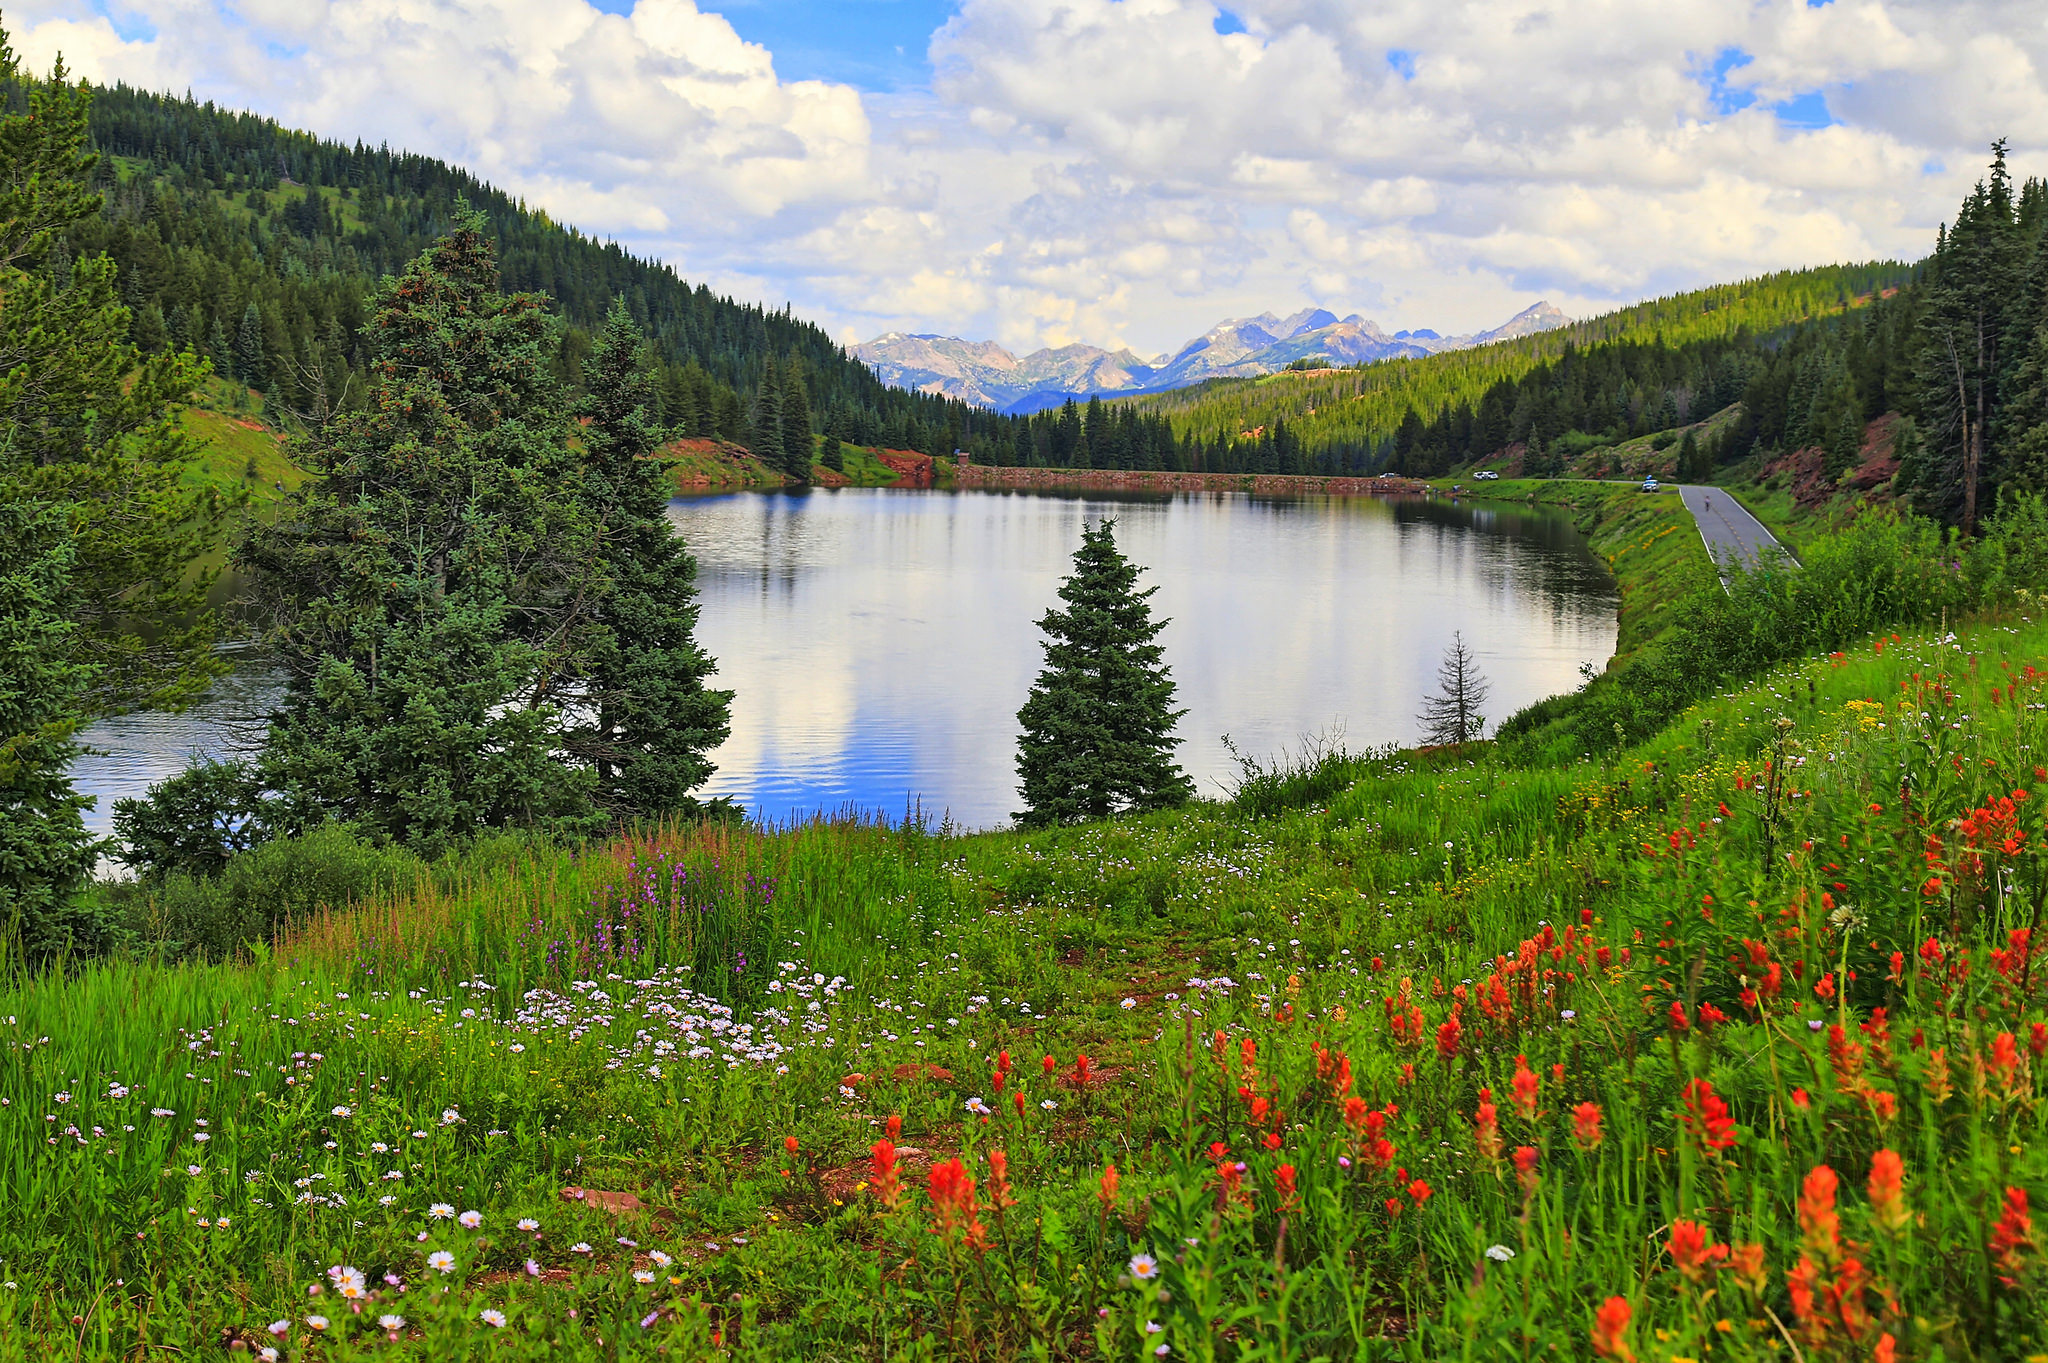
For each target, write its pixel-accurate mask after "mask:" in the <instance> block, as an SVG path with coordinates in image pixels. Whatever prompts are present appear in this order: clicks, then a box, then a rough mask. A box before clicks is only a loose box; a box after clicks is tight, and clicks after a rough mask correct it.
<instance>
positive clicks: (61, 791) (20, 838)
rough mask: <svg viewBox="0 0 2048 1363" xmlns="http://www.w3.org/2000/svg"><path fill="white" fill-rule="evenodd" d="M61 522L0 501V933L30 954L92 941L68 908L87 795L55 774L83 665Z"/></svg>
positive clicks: (71, 732) (70, 748) (88, 858)
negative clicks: (73, 642) (74, 635)
mask: <svg viewBox="0 0 2048 1363" xmlns="http://www.w3.org/2000/svg"><path fill="white" fill-rule="evenodd" d="M71 566H72V547H71V536H70V529H69V527H68V526H67V525H66V524H65V522H64V517H63V515H62V513H61V512H60V511H59V510H58V509H56V508H52V507H36V506H30V505H28V504H25V503H21V502H0V936H4V937H5V938H6V939H7V940H9V941H10V942H12V943H13V945H14V947H15V949H16V950H17V951H19V952H20V953H21V954H22V955H23V956H24V957H26V958H27V959H28V960H29V961H30V962H31V963H40V962H41V961H42V960H43V959H45V958H47V957H50V956H54V955H59V954H63V953H65V952H67V951H75V950H80V949H84V950H94V949H97V948H98V947H99V946H100V945H101V941H100V938H101V936H102V931H101V929H100V928H99V927H98V926H97V924H96V923H95V922H94V921H93V920H92V919H91V918H90V916H88V915H85V914H82V913H81V912H80V911H79V908H78V891H79V889H80V887H81V886H82V885H83V884H84V883H85V879H86V877H87V876H88V875H89V874H91V872H92V864H93V859H94V856H95V855H96V852H97V846H96V844H95V843H94V841H93V839H92V838H91V837H89V836H88V835H87V833H86V831H85V824H84V821H83V818H82V814H83V811H84V810H85V809H86V807H87V806H89V805H90V804H91V803H92V801H91V800H90V799H88V798H86V797H84V796H81V795H79V794H78V793H77V792H76V791H75V790H74V789H73V788H72V785H71V781H70V779H69V778H68V777H67V776H66V775H65V768H66V767H67V766H68V765H69V764H70V762H71V760H72V759H73V758H74V757H76V756H77V755H78V752H79V747H78V743H77V740H76V735H77V733H78V729H79V726H80V723H81V720H80V713H79V711H80V706H81V704H82V702H83V698H84V694H85V686H86V681H87V679H88V677H89V676H90V675H91V673H90V670H89V669H88V668H86V667H84V666H83V665H81V664H79V663H76V662H73V661H71V660H70V658H69V657H68V656H67V655H68V654H69V653H70V652H71V649H70V648H69V639H68V637H67V636H68V635H70V634H71V632H72V630H73V628H74V627H73V626H72V624H71V623H70V622H69V621H68V620H67V619H66V618H65V612H64V605H65V602H64V597H65V594H66V589H67V588H68V587H69V586H70V582H71Z"/></svg>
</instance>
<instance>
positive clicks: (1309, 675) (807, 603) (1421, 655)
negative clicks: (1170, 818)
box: [672, 489, 1616, 826]
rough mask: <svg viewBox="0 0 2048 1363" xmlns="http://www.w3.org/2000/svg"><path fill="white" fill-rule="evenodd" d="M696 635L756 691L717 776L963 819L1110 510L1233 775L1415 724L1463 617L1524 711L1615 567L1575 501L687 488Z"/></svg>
mask: <svg viewBox="0 0 2048 1363" xmlns="http://www.w3.org/2000/svg"><path fill="white" fill-rule="evenodd" d="M672 514H673V516H674V517H675V520H676V523H677V525H678V527H679V528H680V529H681V531H682V532H683V534H684V535H685V536H686V538H687V539H688V540H689V542H690V545H691V547H692V549H693V551H694V552H695V553H696V554H697V557H698V562H699V568H700V574H699V582H700V586H701V588H702V591H703V599H704V611H703V617H702V622H701V625H700V631H701V635H702V638H703V640H704V642H705V644H706V646H707V647H708V648H709V649H710V650H711V652H712V653H713V654H714V656H716V657H718V658H719V659H720V664H721V678H720V684H721V685H724V686H729V687H732V688H733V689H734V690H735V691H736V692H737V693H738V694H737V697H736V699H735V701H734V705H733V734H732V738H731V739H730V740H729V741H728V742H727V743H726V745H725V747H724V748H723V749H721V751H720V752H719V754H718V761H719V766H720V770H719V774H718V775H717V777H716V778H714V781H713V783H712V786H711V787H710V789H711V790H712V791H713V792H714V793H720V794H729V795H732V796H734V797H735V798H736V799H738V800H740V801H741V802H742V803H743V804H745V805H746V806H747V807H748V808H749V809H752V810H754V811H756V812H758V813H762V814H765V815H767V816H769V817H776V818H780V817H787V816H788V815H790V814H792V813H797V812H802V811H809V810H817V809H831V808H836V807H839V806H842V805H847V804H852V805H856V806H860V807H863V808H879V809H882V810H883V811H885V812H888V813H892V814H893V813H897V812H900V811H901V810H903V809H904V808H905V806H906V804H907V803H908V801H909V800H911V799H912V798H916V797H922V799H923V800H924V802H925V804H926V805H927V807H929V808H933V809H935V810H936V809H944V810H948V811H950V812H951V813H952V815H953V816H954V817H955V818H956V819H958V820H960V821H962V822H964V823H966V824H968V825H970V826H983V825H988V824H994V823H999V822H1002V821H1003V820H1005V819H1006V818H1007V817H1008V816H1009V815H1010V813H1011V812H1012V811H1013V810H1014V808H1015V804H1016V801H1015V793H1014V792H1015V784H1016V782H1015V775H1014V769H1013V760H1014V752H1015V730H1016V712H1017V708H1018V706H1020V705H1021V704H1022V703H1023V700H1024V696H1025V693H1026V691H1027V690H1028V688H1029V686H1030V684H1031V679H1032V678H1033V677H1034V676H1035V675H1036V672H1037V669H1038V666H1039V663H1040V654H1039V649H1038V634H1037V630H1036V628H1035V622H1036V621H1037V619H1038V617H1039V616H1040V615H1042V614H1043V613H1044V611H1045V610H1046V609H1047V607H1048V606H1050V605H1052V604H1053V603H1054V601H1055V593H1056V590H1057V587H1058V584H1059V579H1060V577H1061V576H1062V575H1063V574H1064V573H1065V571H1066V569H1067V567H1068V566H1069V562H1070V559H1071V556H1072V553H1073V549H1074V547H1075V545H1076V543H1077V542H1078V540H1079V536H1080V528H1081V526H1082V524H1083V523H1084V522H1085V521H1088V520H1093V519H1095V518H1097V517H1100V516H1104V515H1114V516H1116V517H1117V518H1118V521H1119V523H1120V526H1121V530H1120V533H1119V542H1120V543H1121V544H1122V545H1123V547H1124V549H1125V551H1126V552H1127V553H1129V554H1130V555H1131V556H1132V558H1133V559H1135V560H1136V561H1137V562H1138V563H1140V564H1142V565H1144V566H1145V567H1146V568H1147V569H1149V570H1150V571H1149V572H1148V573H1147V575H1146V581H1147V582H1148V583H1150V584H1152V585H1156V586H1157V587H1158V589H1159V590H1158V594H1157V595H1156V596H1155V597H1154V604H1155V608H1156V609H1157V610H1159V611H1160V612H1161V613H1163V614H1165V615H1167V616H1169V617H1170V618H1171V620H1172V623H1171V624H1170V625H1169V626H1168V628H1167V629H1166V631H1165V633H1164V634H1163V635H1162V636H1161V642H1162V643H1163V644H1164V646H1165V648H1166V653H1167V657H1168V659H1169V661H1170V662H1171V663H1172V665H1173V668H1174V674H1175V677H1176V679H1177V680H1178V681H1179V683H1180V692H1181V703H1182V704H1183V705H1184V706H1186V707H1187V710H1188V714H1187V716H1186V718H1185V719H1183V720H1182V722H1181V733H1182V736H1183V737H1184V738H1185V739H1186V740H1187V741H1186V744H1185V746H1184V748H1183V750H1182V754H1181V758H1182V763H1183V765H1184V766H1185V767H1186V768H1187V769H1188V770H1189V772H1190V773H1191V774H1193V775H1194V776H1195V777H1196V779H1197V781H1198V782H1199V783H1200V784H1201V785H1202V787H1203V788H1204V789H1205V790H1208V791H1212V792H1213V791H1214V790H1216V789H1217V788H1218V783H1219V782H1220V781H1221V780H1222V779H1223V778H1224V777H1226V776H1227V775H1228V774H1229V772H1230V770H1231V767H1230V763H1229V760H1228V754H1227V753H1226V752H1225V750H1224V748H1223V744H1222V735H1224V734H1226V733H1228V734H1230V735H1231V736H1232V738H1233V739H1234V740H1235V741H1236V742H1237V744H1238V746H1239V747H1240V748H1241V749H1243V750H1245V751H1247V752H1253V753H1270V752H1272V751H1274V750H1276V749H1278V748H1280V747H1283V746H1289V745H1292V744H1293V743H1295V742H1296V741H1297V740H1298V738H1299V737H1300V736H1301V735H1302V734H1304V733H1314V732H1333V731H1337V730H1342V731H1343V732H1344V733H1345V735H1346V736H1347V738H1348V739H1349V741H1350V742H1352V743H1353V744H1366V743H1379V742H1387V741H1405V740H1408V739H1411V738H1412V737H1413V736H1414V734H1415V721H1414V713H1415V711H1416V709H1417V707H1418V705H1419V702H1420V700H1421V698H1422V696H1423V694H1424V693H1425V692H1426V691H1427V690H1428V689H1429V687H1430V685H1431V683H1432V681H1433V678H1434V673H1435V669H1436V664H1437V660H1438V659H1439V657H1440V656H1441V655H1442V652H1443V648H1444V646H1445V645H1446V644H1447V643H1448V642H1449V639H1450V635H1451V632H1452V631H1453V630H1463V631H1464V633H1465V636H1466V638H1467V640H1468V641H1469V642H1471V643H1472V644H1473V646H1474V647H1475V649H1476V650H1477V652H1478V654H1479V658H1480V661H1481V665H1482V666H1483V667H1484V668H1485V670H1486V672H1487V675H1488V676H1489V677H1490V678H1491V680H1492V682H1493V687H1494V691H1493V706H1492V708H1493V711H1494V712H1495V714H1496V715H1506V714H1509V713H1512V712H1513V711H1514V710H1516V709H1519V708H1521V707H1522V706H1523V705H1526V704H1528V703H1529V702H1531V701H1534V700H1538V699H1541V698H1542V697H1544V696H1548V695H1552V694H1555V693H1556V692H1558V691H1562V690H1568V689H1570V688H1571V687H1572V686H1574V685H1576V684H1577V681H1578V677H1577V672H1578V667H1579V665H1580V664H1581V663H1582V662H1593V663H1598V662H1601V661H1603V660H1604V659H1605V658H1606V657H1607V656H1608V654H1609V653H1610V652H1611V651H1612V649H1613V643H1614V611H1615V605H1616V598H1615V595H1614V589H1613V585H1612V582H1611V581H1610V579H1609V578H1608V577H1607V575H1606V573H1605V571H1604V570H1603V568H1602V567H1601V565H1600V564H1599V563H1598V561H1597V560H1596V559H1594V558H1593V556H1592V555H1591V554H1590V553H1589V552H1588V551H1587V550H1586V549H1585V547H1584V544H1583V542H1582V541H1581V540H1580V539H1579V537H1578V535H1577V534H1576V533H1575V532H1574V531H1573V530H1572V528H1571V526H1570V525H1569V524H1568V523H1567V522H1566V521H1565V520H1563V519H1562V518H1561V517H1558V516H1554V515H1549V514H1544V513H1540V512H1523V511H1519V510H1515V509H1512V508H1496V507H1483V508H1475V507H1473V506H1471V505H1470V504H1457V505H1453V504H1450V503H1443V502H1419V501H1418V502H1398V503H1389V502H1379V501H1373V500H1368V499H1361V498H1335V497H1305V498H1263V497H1262V498H1250V497H1244V496H1240V495H1233V494H1227V493H1197V494H1183V495H1177V496H1121V497H1104V496H1097V497H1090V498H1076V497H1067V496H1057V495H1050V494H1040V493H1026V492H1015V493H1002V492H963V493H946V492H904V491H894V490H891V491H882V490H875V489H840V490H832V491H826V490H816V491H812V492H808V493H796V494H791V493H739V494H729V495H722V496H708V497H695V498H687V499H679V500H678V501H677V502H676V503H674V504H673V507H672Z"/></svg>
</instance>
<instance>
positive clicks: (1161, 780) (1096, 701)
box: [1016, 521, 1194, 828]
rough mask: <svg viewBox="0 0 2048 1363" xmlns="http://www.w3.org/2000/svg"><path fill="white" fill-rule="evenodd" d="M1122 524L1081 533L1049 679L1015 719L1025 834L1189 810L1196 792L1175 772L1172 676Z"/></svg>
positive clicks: (1051, 614)
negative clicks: (1186, 805)
mask: <svg viewBox="0 0 2048 1363" xmlns="http://www.w3.org/2000/svg"><path fill="white" fill-rule="evenodd" d="M1115 526H1116V522H1115V521H1103V522H1102V523H1101V524H1099V525H1097V526H1095V527H1094V528H1093V529H1084V530H1083V531H1082V532H1081V547H1080V549H1079V550H1078V551H1077V552H1076V553H1075V555H1074V571H1073V573H1072V574H1071V575H1070V576H1069V577H1068V578H1067V580H1066V581H1065V582H1064V583H1062V584H1061V585H1060V599H1061V600H1062V601H1064V602H1065V603H1066V609H1065V610H1057V609H1055V610H1049V611H1047V612H1046V613H1045V618H1044V619H1042V620H1040V621H1039V622H1038V627H1039V628H1040V629H1041V630H1043V631H1044V633H1045V644H1044V647H1045V668H1044V670H1043V671H1041V672H1040V673H1039V674H1038V680H1037V682H1036V684H1034V685H1033V687H1032V688H1031V695H1030V698H1029V699H1027V700H1026V701H1025V702H1024V708H1023V709H1021V710H1019V711H1018V712H1017V719H1018V722H1019V723H1021V724H1022V725H1023V726H1024V732H1023V735H1022V737H1021V738H1020V739H1019V740H1018V745H1017V748H1018V750H1017V775H1018V777H1019V779H1020V784H1019V786H1018V793H1019V794H1020V795H1022V796H1023V798H1024V806H1025V807H1024V809H1023V811H1022V812H1020V813H1019V814H1018V815H1017V816H1016V818H1017V821H1018V823H1020V824H1021V825H1023V826H1024V827H1026V828H1043V827H1048V826H1050V825H1053V824H1069V823H1080V822H1082V821H1084V820H1088V819H1104V818H1108V817H1109V816H1110V815H1112V814H1119V813H1125V812H1138V811H1143V810H1148V809H1163V808H1167V807H1170V806H1173V805H1178V804H1181V803H1183V802H1184V801H1186V800H1187V799H1188V798H1189V796H1191V795H1192V794H1193V793H1194V786H1193V783H1192V782H1190V781H1189V780H1188V778H1187V775H1186V774H1185V773H1184V772H1182V771H1181V769H1180V767H1179V765H1178V764H1177V763H1175V762H1174V760H1173V750H1174V748H1175V747H1176V746H1177V745H1178V740H1176V739H1175V738H1174V736H1173V730H1174V726H1175V725H1176V724H1177V723H1178V722H1179V720H1180V717H1181V716H1182V715H1184V714H1186V713H1187V712H1186V711H1185V710H1177V709H1175V708H1174V706H1173V701H1174V685H1173V676H1172V673H1171V671H1170V669H1168V668H1167V667H1166V666H1165V665H1164V664H1163V663H1162V662H1161V661H1160V658H1161V653H1162V650H1161V649H1160V647H1159V645H1158V644H1157V643H1155V642H1154V640H1156V639H1157V638H1158V636H1159V631H1160V630H1162V629H1164V628H1165V627H1166V621H1164V620H1157V621H1155V620H1154V619H1153V618H1152V608H1151V606H1150V605H1149V604H1148V602H1149V598H1150V597H1151V595H1152V593H1153V592H1155V591H1157V590H1159V589H1158V588H1157V587H1151V588H1148V589H1146V590H1144V591H1139V590H1137V581H1138V568H1137V567H1136V565H1134V564H1132V563H1131V561H1130V560H1129V559H1127V558H1125V557H1124V556H1123V554H1122V553H1121V552H1119V551H1118V549H1117V547H1116V539H1115Z"/></svg>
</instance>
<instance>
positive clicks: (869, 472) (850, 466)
mask: <svg viewBox="0 0 2048 1363" xmlns="http://www.w3.org/2000/svg"><path fill="white" fill-rule="evenodd" d="M839 457H840V458H841V459H842V460H843V461H844V462H845V468H844V469H843V470H842V472H844V473H845V475H846V476H847V478H848V479H850V480H851V482H852V485H853V486H855V487H887V486H889V485H890V484H891V483H893V482H895V481H896V480H897V479H898V478H900V477H901V476H902V475H901V474H899V473H897V472H896V470H894V469H892V468H890V467H889V466H888V465H887V464H884V463H883V462H882V461H881V460H880V459H878V458H876V457H875V452H874V450H873V449H871V448H869V447H867V446H863V445H849V444H847V443H846V442H845V441H843V440H842V441H841V442H840V443H839ZM816 467H817V468H823V467H824V466H823V465H822V464H820V465H817V466H816Z"/></svg>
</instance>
